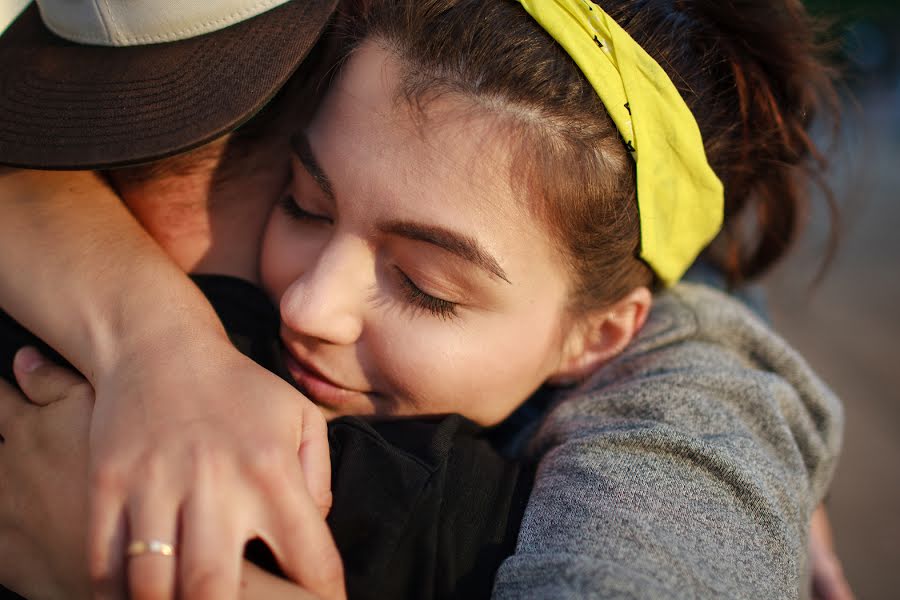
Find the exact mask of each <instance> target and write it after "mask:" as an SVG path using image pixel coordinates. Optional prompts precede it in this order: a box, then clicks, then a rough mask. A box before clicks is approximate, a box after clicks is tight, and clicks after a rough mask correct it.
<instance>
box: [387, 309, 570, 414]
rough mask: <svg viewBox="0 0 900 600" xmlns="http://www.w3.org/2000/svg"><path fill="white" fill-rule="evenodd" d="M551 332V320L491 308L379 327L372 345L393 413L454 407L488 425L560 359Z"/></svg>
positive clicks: (522, 397)
mask: <svg viewBox="0 0 900 600" xmlns="http://www.w3.org/2000/svg"><path fill="white" fill-rule="evenodd" d="M423 320H424V318H423ZM389 322H390V321H388V319H383V320H382V326H387V325H388V323H389ZM557 331H558V329H557V324H556V323H555V322H552V321H550V320H548V321H545V322H536V320H535V319H534V318H531V319H529V320H527V321H523V320H521V319H518V318H508V317H507V318H501V317H500V316H498V315H496V314H492V315H484V316H482V317H480V318H475V319H469V320H467V321H466V322H465V323H461V322H454V321H439V320H434V321H431V320H429V322H427V323H425V322H418V323H417V322H408V323H407V324H405V326H400V325H399V324H398V326H397V327H392V328H391V332H388V331H387V330H382V332H381V333H380V334H379V336H378V343H377V345H376V346H374V347H372V350H374V351H375V353H376V354H377V355H378V356H379V358H380V362H381V364H380V365H379V366H380V370H381V372H382V374H383V375H384V376H385V378H386V379H387V380H388V383H389V385H390V386H391V388H392V391H394V392H395V394H396V401H397V408H398V410H399V411H402V412H405V413H410V412H425V413H432V414H435V413H450V412H454V413H459V414H462V415H463V416H465V417H467V418H469V419H472V420H473V421H476V422H478V423H480V424H482V425H493V424H496V423H498V422H499V421H501V420H502V419H504V418H506V417H507V416H508V415H509V414H510V413H511V412H512V411H513V410H515V409H516V408H517V407H518V406H519V405H520V404H521V403H522V402H524V401H525V400H526V399H527V398H528V396H529V395H530V394H531V393H533V392H534V391H535V390H536V389H537V388H538V387H539V386H540V385H541V384H542V383H543V382H544V381H545V380H546V379H547V378H548V377H549V376H550V374H551V372H552V371H553V368H554V367H555V365H556V364H557V363H558V360H559V352H558V346H559V343H558V339H559V336H558V334H557V333H556V332H557Z"/></svg>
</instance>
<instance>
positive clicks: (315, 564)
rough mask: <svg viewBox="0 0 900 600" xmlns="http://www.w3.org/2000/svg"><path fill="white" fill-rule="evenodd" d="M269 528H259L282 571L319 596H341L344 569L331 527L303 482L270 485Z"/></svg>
mask: <svg viewBox="0 0 900 600" xmlns="http://www.w3.org/2000/svg"><path fill="white" fill-rule="evenodd" d="M269 487H270V488H271V489H273V491H275V493H271V494H269V495H268V496H267V500H268V502H269V505H270V507H269V512H268V513H267V514H269V515H270V517H269V522H270V523H271V524H272V529H271V531H259V532H258V534H259V537H261V538H262V539H263V540H264V541H265V542H266V543H267V544H268V545H269V547H270V548H271V550H272V553H273V554H274V555H275V558H276V559H277V560H278V564H279V565H280V566H281V568H282V569H283V570H284V572H285V574H286V575H287V576H288V577H289V578H290V579H292V580H293V581H296V582H297V583H299V584H300V585H302V586H303V587H304V588H306V589H308V590H309V591H310V592H312V593H314V594H317V595H318V596H320V597H322V598H344V597H345V592H344V572H343V564H342V563H341V558H340V555H339V554H338V551H337V547H336V546H335V545H334V539H333V538H332V537H331V531H330V530H329V529H328V526H327V525H326V523H325V519H324V518H322V515H321V513H320V512H319V509H318V507H317V506H316V505H315V503H314V502H313V501H312V498H311V497H310V495H309V492H308V491H307V490H306V487H305V486H297V485H290V484H289V483H288V482H284V481H283V480H282V481H281V484H280V488H281V489H277V488H278V487H279V486H278V485H270V486H269Z"/></svg>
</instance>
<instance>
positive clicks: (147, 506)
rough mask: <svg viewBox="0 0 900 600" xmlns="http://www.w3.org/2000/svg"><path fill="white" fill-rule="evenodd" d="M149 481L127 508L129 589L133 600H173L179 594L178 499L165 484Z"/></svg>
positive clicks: (126, 558)
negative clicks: (176, 589)
mask: <svg viewBox="0 0 900 600" xmlns="http://www.w3.org/2000/svg"><path fill="white" fill-rule="evenodd" d="M148 484H149V485H148V486H147V487H145V488H143V489H142V490H141V493H140V494H139V495H136V496H134V497H132V498H131V499H130V500H129V502H128V505H127V509H126V513H127V515H128V533H129V539H128V544H127V546H126V554H125V561H126V569H127V572H128V589H129V592H130V597H131V598H132V599H133V600H169V599H171V598H174V597H175V566H176V562H175V561H176V555H175V550H176V549H177V548H176V541H177V539H178V530H177V524H178V501H177V500H175V499H173V497H172V495H171V494H169V493H166V491H165V490H164V488H163V487H162V486H161V485H153V484H152V483H151V482H149V481H148ZM170 550H171V551H172V552H171V553H170V552H169V551H170Z"/></svg>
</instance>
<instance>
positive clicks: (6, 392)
mask: <svg viewBox="0 0 900 600" xmlns="http://www.w3.org/2000/svg"><path fill="white" fill-rule="evenodd" d="M26 406H28V400H27V399H26V398H25V396H23V395H22V393H21V392H20V391H19V390H17V389H16V388H14V387H13V386H12V385H10V384H9V383H7V382H6V381H5V380H4V379H0V441H5V437H4V434H6V435H9V427H10V422H11V421H12V420H13V418H14V417H15V416H16V415H17V414H20V413H21V412H22V410H23V409H24V407H26Z"/></svg>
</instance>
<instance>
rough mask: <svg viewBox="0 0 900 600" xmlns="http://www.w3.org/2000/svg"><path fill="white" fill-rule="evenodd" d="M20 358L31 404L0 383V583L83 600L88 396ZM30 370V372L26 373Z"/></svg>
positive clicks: (75, 383) (34, 598) (65, 376)
mask: <svg viewBox="0 0 900 600" xmlns="http://www.w3.org/2000/svg"><path fill="white" fill-rule="evenodd" d="M34 356H35V355H34V353H33V351H32V352H30V353H29V352H24V353H23V352H20V353H19V355H18V359H17V361H16V375H17V377H18V378H19V381H20V385H22V387H23V389H24V390H25V392H26V393H28V394H30V395H32V396H34V397H38V398H41V399H43V400H44V401H54V402H53V404H51V405H49V406H45V407H40V406H37V405H34V404H29V402H28V400H27V399H26V398H25V397H24V396H23V395H22V394H21V393H19V391H18V390H16V389H15V388H13V387H12V386H11V385H9V384H8V383H6V382H5V381H3V380H0V435H2V436H3V439H4V442H3V443H2V444H0V583H2V584H4V585H5V586H7V587H9V588H10V589H13V590H15V591H16V592H18V593H19V594H21V595H23V596H25V597H27V598H30V599H31V600H41V599H44V598H72V599H76V598H87V597H89V589H90V588H89V581H88V578H87V573H86V566H87V565H86V562H85V559H84V555H85V553H84V550H85V535H86V534H87V528H86V518H87V493H88V488H87V472H88V428H89V426H90V421H91V407H92V404H93V391H92V390H91V388H90V386H89V385H87V383H86V382H85V380H84V379H83V378H81V377H79V376H77V375H75V374H74V373H71V372H69V371H67V370H65V369H62V368H59V367H52V366H49V365H46V364H44V366H41V364H38V365H35V363H34V362H33V361H31V360H29V359H30V358H33V357H34ZM32 366H35V367H37V368H35V369H34V370H33V371H31V372H28V373H26V372H25V370H26V369H28V368H31V367H32Z"/></svg>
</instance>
